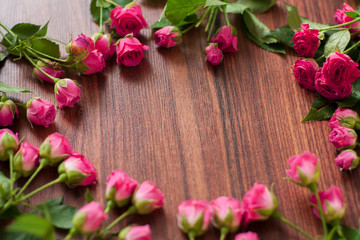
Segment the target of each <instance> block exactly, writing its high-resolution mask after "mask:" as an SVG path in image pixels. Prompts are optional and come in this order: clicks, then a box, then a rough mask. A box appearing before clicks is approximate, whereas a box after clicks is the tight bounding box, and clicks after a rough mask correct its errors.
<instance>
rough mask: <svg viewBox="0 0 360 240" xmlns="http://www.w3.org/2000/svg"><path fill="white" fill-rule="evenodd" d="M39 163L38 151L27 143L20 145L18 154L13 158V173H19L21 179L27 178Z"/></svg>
mask: <svg viewBox="0 0 360 240" xmlns="http://www.w3.org/2000/svg"><path fill="white" fill-rule="evenodd" d="M39 163H40V157H39V149H38V148H37V147H35V146H34V145H32V144H30V143H28V142H23V143H21V145H20V148H19V150H18V152H17V153H16V154H15V156H14V171H15V172H18V173H20V175H22V176H23V177H28V176H30V174H32V173H33V171H34V170H35V168H36V167H37V166H38V165H39Z"/></svg>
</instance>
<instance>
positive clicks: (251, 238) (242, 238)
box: [235, 232, 260, 240]
mask: <svg viewBox="0 0 360 240" xmlns="http://www.w3.org/2000/svg"><path fill="white" fill-rule="evenodd" d="M235 240H260V238H259V237H258V235H257V234H256V233H254V232H246V233H239V234H237V235H236V236H235Z"/></svg>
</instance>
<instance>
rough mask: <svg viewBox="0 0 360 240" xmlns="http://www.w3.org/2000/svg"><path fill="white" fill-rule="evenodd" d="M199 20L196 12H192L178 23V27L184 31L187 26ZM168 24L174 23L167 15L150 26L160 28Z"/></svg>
mask: <svg viewBox="0 0 360 240" xmlns="http://www.w3.org/2000/svg"><path fill="white" fill-rule="evenodd" d="M198 20H199V19H198V17H197V15H196V14H190V15H188V16H187V17H186V18H185V19H184V20H183V21H182V22H181V23H179V24H178V25H176V27H177V28H178V29H179V30H181V31H182V30H184V29H185V28H187V27H188V26H189V25H190V24H194V23H196V22H197V21H198ZM167 26H173V24H172V22H170V21H169V20H168V19H167V18H166V17H163V18H161V19H159V20H158V21H156V22H155V23H154V24H153V25H151V26H150V28H154V29H160V28H164V27H167Z"/></svg>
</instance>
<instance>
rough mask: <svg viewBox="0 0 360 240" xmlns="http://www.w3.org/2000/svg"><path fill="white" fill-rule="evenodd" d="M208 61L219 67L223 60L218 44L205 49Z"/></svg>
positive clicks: (212, 44) (211, 44)
mask: <svg viewBox="0 0 360 240" xmlns="http://www.w3.org/2000/svg"><path fill="white" fill-rule="evenodd" d="M205 56H206V60H207V61H208V62H209V63H210V64H211V65H213V66H216V65H219V64H220V63H221V62H222V60H223V54H222V51H221V50H220V49H219V47H218V44H217V43H210V44H209V46H207V47H206V48H205Z"/></svg>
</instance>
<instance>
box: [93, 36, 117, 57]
mask: <svg viewBox="0 0 360 240" xmlns="http://www.w3.org/2000/svg"><path fill="white" fill-rule="evenodd" d="M91 39H93V40H94V42H95V49H97V50H98V51H99V52H101V53H102V55H103V57H104V59H105V60H106V61H107V60H110V58H111V57H112V56H113V55H114V53H115V45H114V43H113V42H112V39H111V35H110V34H100V35H93V36H92V37H91Z"/></svg>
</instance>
